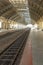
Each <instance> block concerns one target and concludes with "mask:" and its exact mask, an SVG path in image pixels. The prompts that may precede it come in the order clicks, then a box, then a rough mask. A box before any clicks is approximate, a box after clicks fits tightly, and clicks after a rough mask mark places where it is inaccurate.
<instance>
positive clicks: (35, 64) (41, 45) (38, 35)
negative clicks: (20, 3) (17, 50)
mask: <svg viewBox="0 0 43 65" xmlns="http://www.w3.org/2000/svg"><path fill="white" fill-rule="evenodd" d="M20 65H43V31H31V32H30V36H29V37H28V39H27V43H26V46H25V49H24V52H23V56H22V59H21V62H20Z"/></svg>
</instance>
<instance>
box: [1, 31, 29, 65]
mask: <svg viewBox="0 0 43 65" xmlns="http://www.w3.org/2000/svg"><path fill="white" fill-rule="evenodd" d="M28 34H29V31H25V32H24V33H23V34H22V35H21V36H20V37H19V38H17V39H16V40H15V41H14V42H13V43H12V44H11V45H10V46H9V47H8V48H7V49H6V50H5V51H4V52H3V53H2V54H1V55H0V65H18V62H19V61H20V58H21V54H22V52H23V49H24V46H25V42H26V39H27V36H28ZM18 59H19V60H18Z"/></svg>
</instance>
